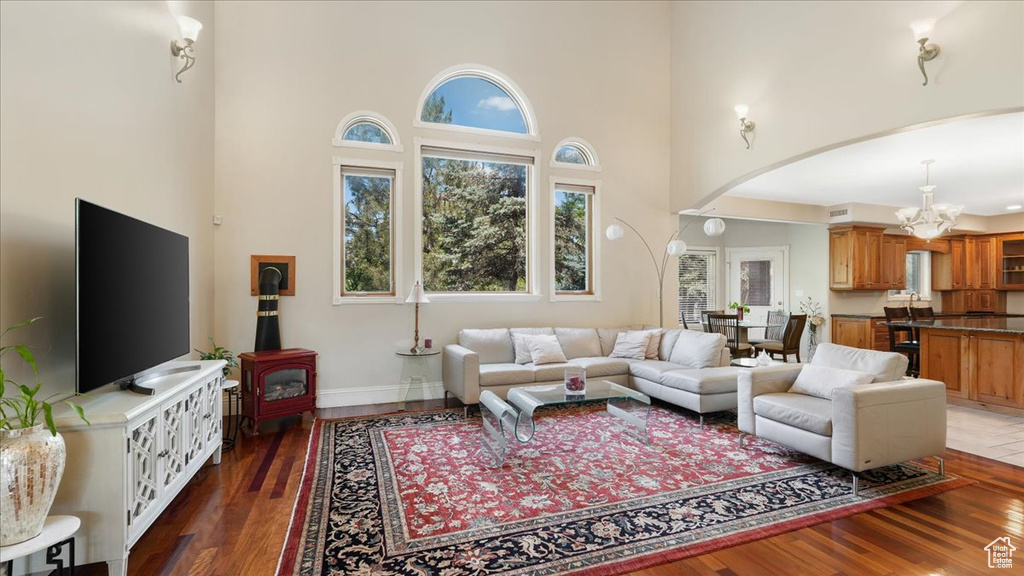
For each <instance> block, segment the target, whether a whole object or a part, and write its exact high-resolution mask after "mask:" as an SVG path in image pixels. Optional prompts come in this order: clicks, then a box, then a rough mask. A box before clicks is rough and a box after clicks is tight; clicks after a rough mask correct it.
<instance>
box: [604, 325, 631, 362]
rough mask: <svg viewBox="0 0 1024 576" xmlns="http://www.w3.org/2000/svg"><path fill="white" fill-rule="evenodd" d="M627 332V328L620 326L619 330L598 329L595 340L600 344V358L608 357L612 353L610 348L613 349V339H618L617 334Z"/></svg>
mask: <svg viewBox="0 0 1024 576" xmlns="http://www.w3.org/2000/svg"><path fill="white" fill-rule="evenodd" d="M627 331H629V327H628V326H622V327H620V328H598V329H597V338H598V340H599V341H600V343H601V356H608V355H610V354H611V353H612V348H615V339H616V338H618V337H619V333H621V332H627Z"/></svg>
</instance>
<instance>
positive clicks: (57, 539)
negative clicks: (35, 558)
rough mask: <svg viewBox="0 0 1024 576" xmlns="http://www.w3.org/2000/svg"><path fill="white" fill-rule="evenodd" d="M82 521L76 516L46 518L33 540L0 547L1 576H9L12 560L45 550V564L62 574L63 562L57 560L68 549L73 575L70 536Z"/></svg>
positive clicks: (72, 547)
mask: <svg viewBox="0 0 1024 576" xmlns="http://www.w3.org/2000/svg"><path fill="white" fill-rule="evenodd" d="M81 525H82V521H81V520H79V519H78V517H77V516H47V517H46V520H45V522H44V523H43V531H42V532H40V533H39V536H36V537H35V538H29V539H28V540H25V541H24V542H18V543H17V544H11V545H10V546H0V563H2V564H0V566H3V576H11V573H12V570H13V569H14V559H15V558H21V557H23V556H28V555H29V554H32V553H35V552H38V551H40V550H42V549H44V548H45V549H46V563H47V564H51V565H53V566H56V567H57V569H58V570H60V572H58V573H59V574H63V573H64V572H63V571H64V560H61V559H60V558H58V556H60V555H61V553H62V552H63V550H64V546H65V545H67V547H68V564H69V568H71V575H72V576H74V574H75V539H74V538H73V537H72V536H71V535H72V534H74V533H75V532H77V531H78V527H79V526H81Z"/></svg>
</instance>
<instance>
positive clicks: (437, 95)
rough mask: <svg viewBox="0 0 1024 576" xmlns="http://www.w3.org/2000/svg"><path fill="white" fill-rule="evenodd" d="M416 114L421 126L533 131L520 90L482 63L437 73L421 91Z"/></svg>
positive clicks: (527, 132)
mask: <svg viewBox="0 0 1024 576" xmlns="http://www.w3.org/2000/svg"><path fill="white" fill-rule="evenodd" d="M417 118H418V120H419V125H421V126H430V127H449V128H451V127H459V128H461V129H469V130H473V131H476V130H483V131H490V132H501V133H504V134H522V135H528V136H535V135H536V132H537V131H536V127H535V125H534V121H533V115H532V113H531V111H530V107H529V104H528V103H527V102H526V99H525V98H524V97H523V96H522V94H521V92H520V91H519V90H518V89H517V88H516V87H515V85H514V84H512V82H510V81H509V80H507V79H505V78H504V77H502V76H501V75H500V74H498V73H497V72H495V71H493V70H489V69H487V68H485V67H483V66H458V67H455V68H450V69H448V70H446V71H444V72H442V73H441V74H440V75H438V77H437V78H435V79H434V81H433V82H431V83H430V84H429V85H428V89H427V91H426V92H425V93H424V97H423V98H422V100H421V102H420V107H419V111H418V114H417ZM439 125H440V126H439Z"/></svg>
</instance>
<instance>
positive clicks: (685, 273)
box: [679, 250, 718, 323]
mask: <svg viewBox="0 0 1024 576" xmlns="http://www.w3.org/2000/svg"><path fill="white" fill-rule="evenodd" d="M717 273H718V254H717V253H716V252H715V251H714V250H691V251H689V252H687V253H686V254H683V255H682V256H680V257H679V317H680V320H682V319H684V318H685V319H686V321H687V322H694V323H700V321H701V318H700V313H701V310H715V309H717V308H718V303H717V300H716V297H715V295H716V294H718V290H717V286H716V278H717V275H718V274H717Z"/></svg>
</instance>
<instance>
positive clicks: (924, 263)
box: [885, 250, 933, 302]
mask: <svg viewBox="0 0 1024 576" xmlns="http://www.w3.org/2000/svg"><path fill="white" fill-rule="evenodd" d="M911 252H923V253H925V254H927V255H928V257H927V258H924V257H922V258H921V293H920V294H918V296H919V298H918V300H920V301H922V302H931V301H932V255H933V252H930V251H928V250H910V251H908V252H907V254H910V253H911ZM904 266H906V264H905V263H904ZM885 294H886V300H887V301H888V302H910V292H908V291H907V290H906V288H904V289H903V290H900V291H899V293H897V294H893V293H892V290H886V291H885Z"/></svg>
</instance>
